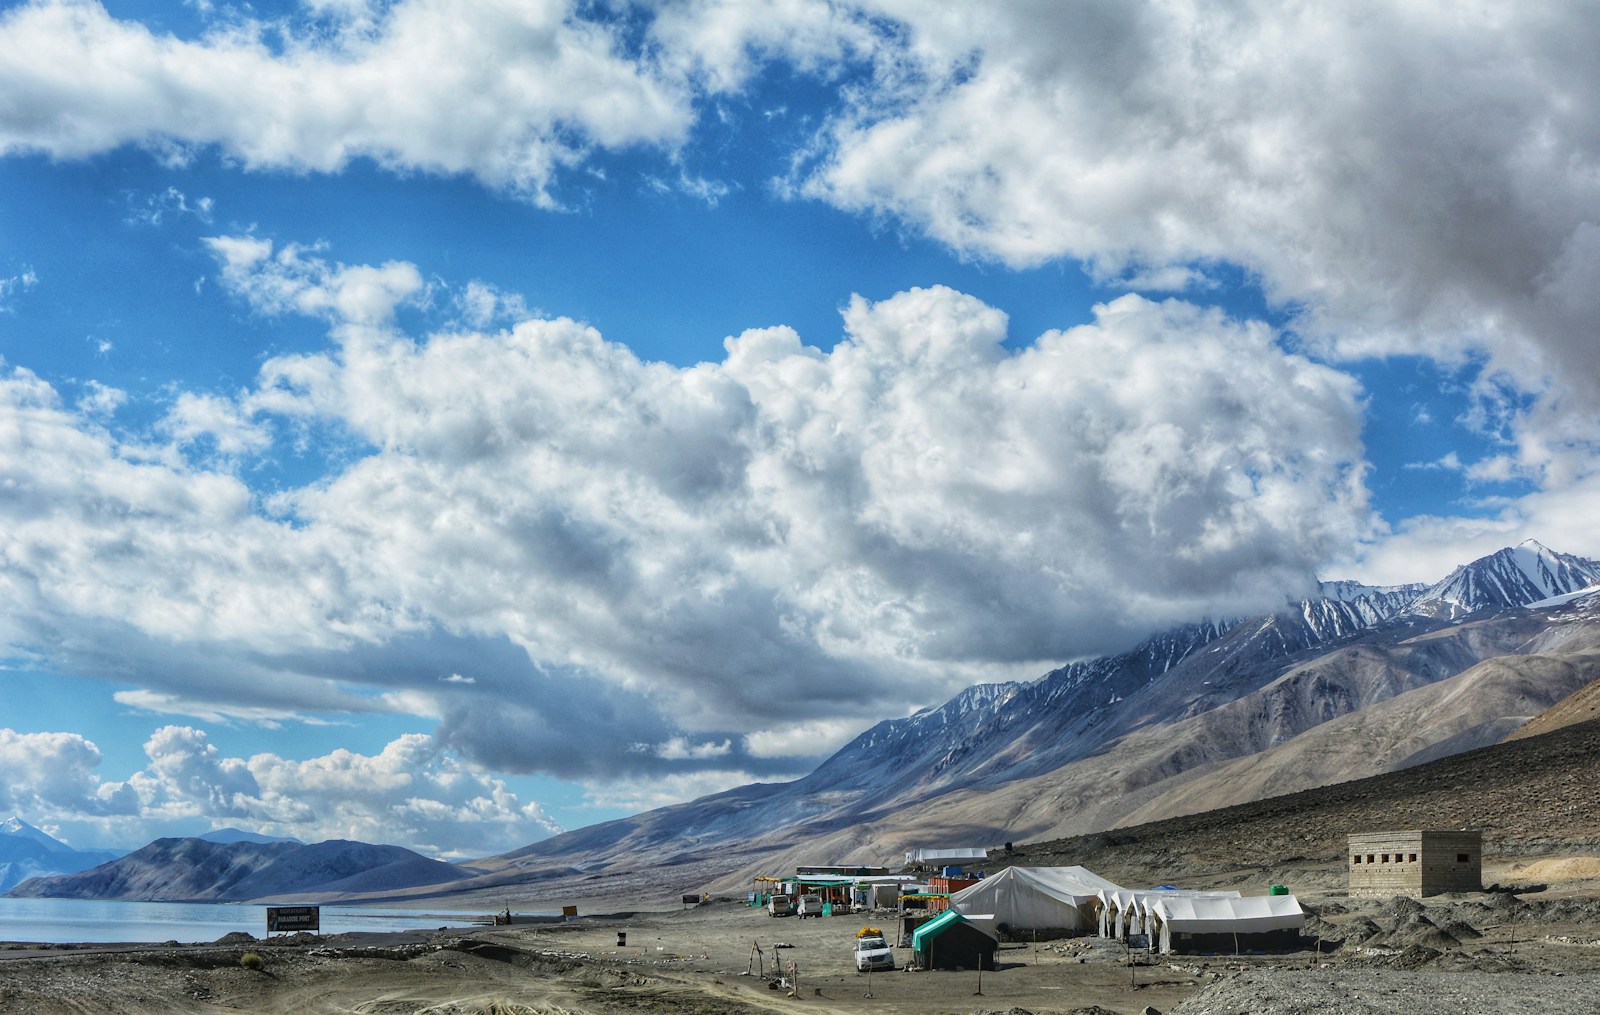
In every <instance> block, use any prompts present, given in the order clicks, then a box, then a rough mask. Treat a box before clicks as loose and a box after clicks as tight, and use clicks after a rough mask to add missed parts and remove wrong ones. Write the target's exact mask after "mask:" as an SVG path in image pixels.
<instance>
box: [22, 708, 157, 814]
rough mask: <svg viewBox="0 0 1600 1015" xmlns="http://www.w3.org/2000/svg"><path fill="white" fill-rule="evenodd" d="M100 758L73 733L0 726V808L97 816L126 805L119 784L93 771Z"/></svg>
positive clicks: (128, 803)
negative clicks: (110, 782)
mask: <svg viewBox="0 0 1600 1015" xmlns="http://www.w3.org/2000/svg"><path fill="white" fill-rule="evenodd" d="M100 761H101V755H100V748H98V747H96V746H95V744H94V742H93V741H91V740H88V739H86V738H84V737H83V736H81V735H79V734H77V733H18V732H17V731H16V730H13V729H9V728H0V810H3V811H6V812H8V813H10V812H15V813H19V814H21V813H28V814H37V815H41V816H43V815H49V814H54V813H59V812H63V811H65V812H72V813H78V814H89V815H96V816H99V815H105V814H111V813H117V812H118V811H120V810H124V809H126V808H127V807H129V806H130V804H131V801H130V800H129V799H128V798H127V797H126V796H125V795H123V794H121V793H119V792H118V790H119V788H120V787H117V786H114V785H105V784H102V783H101V781H100V779H99V776H98V775H97V774H96V772H95V769H96V768H97V767H99V765H100ZM41 819H43V818H42V817H41Z"/></svg>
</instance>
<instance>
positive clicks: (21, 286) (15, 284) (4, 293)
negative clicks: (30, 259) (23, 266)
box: [0, 268, 39, 313]
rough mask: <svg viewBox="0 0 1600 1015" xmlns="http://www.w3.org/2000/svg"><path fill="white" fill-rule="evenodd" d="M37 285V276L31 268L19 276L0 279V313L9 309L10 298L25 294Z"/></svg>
mask: <svg viewBox="0 0 1600 1015" xmlns="http://www.w3.org/2000/svg"><path fill="white" fill-rule="evenodd" d="M38 284H39V276H38V275H37V274H36V273H35V272H34V270H33V269H32V268H29V269H27V270H25V271H23V272H22V273H21V274H19V275H12V276H10V277H8V278H0V313H5V312H6V311H9V310H10V309H11V305H10V304H11V297H12V296H13V294H15V293H19V292H26V291H27V290H29V289H32V288H33V287H34V286H36V285H38Z"/></svg>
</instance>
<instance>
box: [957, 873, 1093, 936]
mask: <svg viewBox="0 0 1600 1015" xmlns="http://www.w3.org/2000/svg"><path fill="white" fill-rule="evenodd" d="M1118 890H1119V889H1118V887H1117V886H1116V885H1114V884H1112V883H1111V882H1110V881H1107V880H1106V879H1105V878H1103V877H1101V876H1100V875H1098V874H1096V873H1094V872H1093V871H1091V870H1088V869H1086V868H1083V867H1007V868H1006V869H1004V870H1002V871H1000V872H999V873H998V874H995V875H994V876H993V877H987V878H984V879H983V880H981V881H979V882H978V883H977V884H975V885H969V886H968V887H966V888H963V889H961V891H959V892H956V893H955V894H954V895H952V896H950V907H951V908H952V909H954V910H956V911H957V912H959V913H961V914H962V915H963V916H965V917H966V918H967V919H969V920H971V921H972V922H973V923H976V924H978V925H979V926H980V927H981V928H982V929H983V930H985V931H988V932H989V933H991V934H993V933H995V931H996V930H997V929H998V928H999V926H1000V925H1001V924H1004V925H1005V926H1006V928H1007V929H1008V930H1010V931H1012V932H1017V931H1028V930H1070V931H1085V930H1088V929H1090V928H1092V927H1094V926H1095V923H1094V919H1093V912H1094V910H1095V909H1096V908H1098V906H1099V898H1100V893H1101V892H1104V891H1118Z"/></svg>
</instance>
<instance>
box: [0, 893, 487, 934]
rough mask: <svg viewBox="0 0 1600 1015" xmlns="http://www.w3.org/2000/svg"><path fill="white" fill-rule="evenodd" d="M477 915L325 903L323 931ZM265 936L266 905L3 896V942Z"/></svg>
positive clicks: (417, 925)
mask: <svg viewBox="0 0 1600 1015" xmlns="http://www.w3.org/2000/svg"><path fill="white" fill-rule="evenodd" d="M487 915H488V914H486V913H484V914H473V913H448V912H438V913H430V912H427V911H424V910H418V909H375V908H369V907H365V906H323V907H322V933H324V934H342V933H346V932H348V931H362V930H364V931H397V930H436V929H438V928H440V927H466V926H470V925H472V924H473V923H474V922H475V920H474V917H475V916H487ZM236 930H242V931H247V932H249V933H251V934H254V935H255V936H256V937H265V936H266V933H267V907H265V906H238V905H230V904H227V903H217V902H97V901H89V900H86V899H5V898H0V941H42V942H50V943H54V944H70V943H74V942H81V941H97V942H99V941H107V942H109V941H181V942H183V943H185V944H189V943H205V942H211V941H215V940H216V939H217V938H219V937H221V936H222V935H224V934H227V933H230V932H232V931H236Z"/></svg>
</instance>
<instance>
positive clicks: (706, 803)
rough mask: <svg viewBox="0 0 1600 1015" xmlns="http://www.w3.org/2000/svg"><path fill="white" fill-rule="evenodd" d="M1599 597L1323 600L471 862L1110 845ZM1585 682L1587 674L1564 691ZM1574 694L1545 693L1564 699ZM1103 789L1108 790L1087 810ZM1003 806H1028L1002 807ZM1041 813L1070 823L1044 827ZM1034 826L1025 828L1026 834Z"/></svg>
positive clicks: (1410, 590)
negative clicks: (971, 842) (1209, 785)
mask: <svg viewBox="0 0 1600 1015" xmlns="http://www.w3.org/2000/svg"><path fill="white" fill-rule="evenodd" d="M1597 583H1600V563H1597V562H1595V561H1591V560H1586V559H1584V558H1579V557H1575V556H1572V555H1568V554H1562V553H1557V552H1555V551H1551V550H1549V549H1548V548H1546V547H1543V546H1542V545H1540V544H1538V543H1537V542H1534V541H1531V540H1530V541H1526V542H1524V543H1523V544H1520V545H1519V546H1517V547H1509V548H1507V549H1505V550H1502V551H1498V552H1496V553H1494V554H1490V555H1488V556H1486V557H1482V558H1479V559H1478V560H1476V561H1473V562H1471V563H1469V564H1466V565H1462V566H1461V567H1458V568H1456V569H1454V570H1453V571H1452V572H1451V574H1450V575H1449V576H1447V577H1446V578H1444V579H1442V580H1440V581H1437V582H1433V583H1413V584H1406V585H1397V586H1366V585H1362V584H1360V583H1356V582H1327V583H1323V585H1322V586H1321V588H1320V589H1319V592H1321V593H1322V594H1321V595H1319V596H1318V597H1316V598H1314V599H1307V600H1303V601H1300V602H1297V603H1291V604H1286V607H1285V608H1284V609H1283V610H1282V611H1279V612H1277V613H1274V614H1269V615H1263V616H1257V617H1248V618H1234V619H1227V620H1221V621H1206V622H1201V623H1197V624H1191V625H1184V626H1182V627H1179V628H1174V629H1172V630H1169V631H1165V632H1161V633H1159V634H1157V635H1154V636H1152V637H1151V638H1149V639H1146V640H1145V641H1144V642H1142V643H1140V644H1139V645H1138V646H1135V647H1134V648H1133V649H1131V650H1129V651H1128V652H1125V653H1121V654H1119V655H1114V656H1106V657H1099V658H1095V659H1089V660H1083V661H1079V662H1074V663H1069V664H1067V665H1065V666H1063V667H1059V668H1058V669H1056V670H1052V671H1050V672H1049V673H1047V674H1044V675H1043V676H1041V677H1039V678H1036V679H1034V680H1031V681H1015V682H1007V683H1003V684H994V685H979V686H978V687H974V688H969V689H967V690H966V691H963V692H961V693H960V694H957V695H955V696H953V697H952V698H951V699H949V700H948V701H946V702H945V703H943V704H941V705H939V706H935V707H931V708H928V709H924V710H922V711H919V712H917V713H915V714H913V715H911V716H908V717H905V718H901V719H893V720H885V721H884V722H880V723H878V724H875V725H874V726H873V727H871V728H870V729H868V730H866V731H865V732H863V733H862V734H861V735H859V736H858V737H856V738H855V739H854V740H852V741H851V742H850V743H849V744H847V745H845V746H844V747H843V748H841V749H840V750H839V751H838V752H836V753H835V754H834V755H833V756H832V757H830V758H828V759H827V760H825V761H824V762H823V763H822V764H821V765H819V766H818V767H817V768H816V769H815V770H813V772H811V773H810V774H808V775H807V776H805V777H803V778H801V779H799V780H796V781H794V782H792V783H783V784H753V785H751V786H746V787H740V788H738V789H737V790H730V791H727V793H725V794H715V795H712V796H708V797H704V798H701V799H700V800H697V801H693V802H691V803H690V804H684V805H676V807H669V808H665V809H661V810H658V811H651V812H645V813H644V814H641V815H635V816H632V817H630V818H625V819H620V820H619V821H616V822H608V823H604V824H602V825H599V826H590V827H589V828H587V829H579V830H577V831H575V832H572V833H566V835H565V836H557V837H554V838H552V839H547V840H543V841H541V842H537V843H533V844H531V845H530V846H527V847H523V848H522V849H520V850H515V851H512V853H510V854H503V855H502V856H501V857H498V858H496V857H491V858H485V859H484V860H482V861H477V863H478V864H479V865H480V866H484V867H486V868H490V869H495V868H500V869H503V870H507V871H509V869H510V868H511V867H512V866H513V865H515V866H517V867H520V868H522V869H533V868H535V867H536V866H537V864H538V862H539V861H540V860H543V861H546V862H549V863H552V864H559V863H563V862H570V863H573V864H583V863H600V864H604V863H608V862H620V861H621V860H622V859H623V858H627V857H639V856H643V855H654V856H655V857H657V858H658V859H659V858H664V857H666V856H670V855H671V853H672V851H673V850H677V851H680V852H682V853H684V854H686V855H687V854H692V853H694V852H695V851H700V850H704V849H707V848H713V847H715V846H716V845H718V844H730V843H734V842H743V843H745V844H747V845H748V846H750V847H751V848H752V849H753V851H757V852H758V853H759V855H760V856H761V857H762V859H761V860H760V861H759V862H762V863H772V864H776V863H780V862H786V861H787V859H788V858H789V855H790V853H791V852H793V851H792V850H789V849H787V848H786V847H785V846H784V845H783V843H784V840H785V839H787V840H789V841H794V840H804V841H805V842H807V843H808V844H809V845H808V846H805V847H800V848H801V849H809V850H811V851H812V855H811V856H809V857H807V858H806V859H804V860H801V861H800V862H808V861H810V862H816V861H817V860H818V859H819V854H821V853H823V852H828V851H830V850H831V851H832V852H828V857H827V858H828V859H829V860H832V861H841V862H842V861H848V860H853V859H861V860H867V859H871V858H873V857H881V856H882V855H884V854H890V855H893V854H894V853H896V852H897V851H898V847H900V846H909V845H911V844H915V843H919V842H925V841H929V840H928V838H927V837H930V836H932V835H935V834H937V833H935V832H933V831H932V829H934V828H942V829H947V830H952V831H953V830H956V829H964V830H966V833H967V834H969V835H974V836H977V835H983V836H989V837H992V838H994V839H995V840H996V841H997V840H998V838H1001V837H1005V838H1009V837H1012V836H1014V835H1021V834H1024V833H1026V834H1029V835H1033V834H1046V833H1049V832H1051V831H1052V829H1053V830H1054V831H1057V832H1063V833H1065V832H1066V830H1067V829H1069V828H1070V827H1071V826H1072V822H1074V821H1079V822H1090V823H1094V822H1100V823H1102V827H1113V826H1114V825H1115V824H1116V822H1117V821H1118V820H1125V819H1121V818H1118V817H1117V815H1116V814H1115V811H1116V809H1117V808H1118V807H1119V806H1122V805H1123V804H1122V801H1121V798H1122V797H1123V796H1127V795H1132V796H1135V797H1138V799H1137V800H1136V801H1135V800H1133V799H1130V800H1128V801H1127V803H1128V804H1130V805H1132V806H1129V807H1128V810H1130V811H1135V810H1136V811H1138V812H1139V813H1141V814H1151V813H1161V812H1162V809H1163V808H1164V807H1166V808H1171V807H1176V806H1179V803H1178V802H1179V801H1181V800H1183V799H1184V796H1185V795H1184V794H1181V793H1180V794H1175V795H1174V797H1173V798H1172V799H1171V800H1169V801H1168V802H1167V803H1165V804H1163V803H1161V802H1160V800H1159V797H1160V796H1161V793H1159V792H1157V790H1156V789H1152V788H1151V787H1153V786H1156V787H1157V788H1158V789H1159V787H1158V786H1157V784H1159V783H1161V782H1163V781H1165V780H1168V779H1171V780H1175V781H1174V782H1173V783H1172V789H1174V790H1175V789H1177V788H1178V787H1180V786H1181V785H1182V782H1183V781H1186V780H1185V777H1184V776H1183V773H1185V772H1187V771H1189V770H1190V769H1191V768H1194V767H1196V766H1208V765H1218V764H1223V763H1226V762H1229V761H1231V760H1234V759H1237V758H1239V757H1248V756H1251V755H1254V754H1257V753H1260V752H1262V751H1266V750H1270V749H1272V748H1274V747H1277V746H1281V745H1282V744H1284V743H1286V742H1288V741H1291V740H1293V739H1294V738H1296V737H1298V736H1300V735H1303V734H1304V733H1306V732H1307V731H1308V730H1311V729H1315V728H1316V727H1318V726H1321V725H1323V724H1325V723H1327V722H1329V721H1331V720H1333V719H1335V718H1338V717H1339V716H1342V715H1345V714H1347V713H1352V712H1360V711H1362V710H1364V709H1366V708H1369V707H1372V706H1374V705H1377V704H1380V703H1382V702H1385V701H1388V700H1390V699H1392V698H1395V697H1397V696H1399V695H1402V694H1405V693H1408V692H1411V691H1415V690H1417V689H1419V688H1421V687H1424V686H1427V685H1430V684H1435V683H1438V682H1440V681H1442V680H1446V679H1449V678H1452V677H1455V676H1457V675H1460V674H1461V673H1463V672H1465V671H1467V670H1469V669H1470V668H1472V667H1473V666H1476V665H1478V664H1480V663H1483V662H1485V661H1486V660H1488V659H1492V658H1495V657H1497V656H1502V655H1516V654H1518V653H1519V652H1526V651H1527V646H1528V645H1529V643H1530V642H1529V639H1530V638H1532V637H1533V636H1534V633H1535V631H1546V630H1547V629H1548V630H1549V631H1551V632H1555V633H1552V634H1551V635H1550V638H1552V639H1555V640H1557V641H1559V640H1560V635H1559V629H1560V628H1562V627H1563V625H1565V626H1573V625H1576V626H1578V627H1581V628H1582V629H1583V631H1584V632H1586V633H1585V635H1584V637H1585V638H1589V639H1591V640H1594V641H1596V643H1600V634H1597V633H1596V632H1600V621H1597V619H1596V614H1597V612H1600V611H1596V610H1593V609H1590V608H1589V607H1588V606H1585V605H1584V603H1585V602H1586V599H1587V598H1588V597H1578V598H1577V599H1574V600H1573V602H1572V603H1568V604H1564V605H1563V606H1562V607H1561V608H1560V609H1561V610H1565V611H1566V612H1565V614H1563V615H1562V616H1564V617H1566V619H1559V618H1558V617H1557V614H1556V610H1555V608H1551V610H1550V611H1546V613H1545V614H1543V615H1531V614H1526V613H1525V611H1524V612H1523V613H1516V612H1512V611H1514V609H1520V608H1521V607H1524V606H1526V605H1528V604H1530V603H1534V602H1539V601H1543V600H1548V599H1551V598H1552V597H1559V596H1564V595H1568V594H1571V593H1576V592H1578V591H1580V590H1582V589H1584V588H1587V587H1589V586H1593V585H1595V584H1597ZM1574 604H1576V605H1574ZM1530 617H1531V619H1530ZM1496 618H1498V619H1496ZM1551 647H1552V648H1553V649H1559V648H1560V646H1559V645H1552V646H1551ZM1583 647H1584V646H1582V645H1578V646H1575V648H1576V649H1580V650H1581V649H1582V648H1583ZM1591 664H1592V660H1590V659H1588V658H1587V657H1584V660H1583V663H1582V666H1581V667H1579V668H1578V669H1576V670H1573V671H1572V672H1571V674H1570V675H1569V677H1568V678H1567V683H1570V682H1572V681H1575V680H1578V679H1580V677H1581V675H1582V673H1583V672H1587V670H1586V669H1584V667H1588V666H1590V665H1591ZM1284 678H1288V679H1287V680H1285V679H1284ZM1280 681H1282V682H1281V683H1280ZM1566 686H1567V685H1566V683H1563V684H1562V685H1561V687H1559V688H1554V687H1553V688H1551V689H1550V690H1549V692H1548V694H1554V693H1555V691H1556V690H1561V693H1562V694H1565V693H1567V691H1566V690H1564V689H1563V688H1566ZM979 687H981V688H983V690H981V691H980V690H979ZM1559 696H1560V695H1556V697H1559ZM1490 699H1491V700H1494V701H1500V702H1503V701H1505V700H1507V699H1506V698H1505V697H1504V696H1490ZM1553 701H1554V698H1552V699H1551V701H1550V702H1549V703H1553ZM1236 702H1239V703H1240V704H1234V703H1236ZM1533 704H1537V703H1533ZM1547 704H1548V703H1547ZM1506 707H1510V706H1506ZM1529 707H1530V708H1531V707H1533V705H1532V704H1530V705H1529ZM1540 707H1544V706H1542V705H1541V706H1540ZM1440 722H1441V723H1443V724H1444V725H1445V726H1448V731H1446V730H1444V729H1443V728H1441V730H1440V736H1439V738H1438V739H1436V740H1429V741H1428V743H1427V744H1424V745H1422V746H1419V748H1418V750H1423V751H1426V750H1429V749H1432V748H1434V747H1436V746H1438V745H1439V744H1443V743H1445V742H1446V741H1451V744H1449V745H1447V746H1451V745H1453V746H1455V747H1459V748H1461V749H1467V748H1471V747H1476V746H1482V744H1480V743H1478V742H1477V740H1476V739H1475V738H1478V737H1486V736H1491V735H1494V736H1495V738H1496V739H1498V736H1503V735H1504V732H1503V731H1504V729H1505V727H1506V726H1507V725H1508V724H1509V720H1507V719H1506V718H1505V717H1503V716H1502V717H1499V718H1492V717H1490V718H1482V717H1479V718H1473V717H1470V716H1459V715H1455V714H1454V713H1452V714H1451V715H1450V716H1445V717H1444V718H1442V719H1441V720H1440ZM1186 723H1187V724H1189V725H1188V726H1185V725H1184V724H1186ZM1185 729H1187V730H1189V732H1188V733H1185V732H1184V730H1185ZM1180 738H1181V739H1182V743H1181V744H1177V745H1176V746H1174V747H1172V748H1171V749H1167V745H1168V744H1169V743H1173V742H1174V741H1176V740H1178V739H1180ZM1230 738H1236V739H1230ZM1452 738H1453V740H1452ZM1424 739H1427V737H1426V736H1425V737H1424ZM1141 745H1142V746H1141ZM1246 748H1248V749H1246ZM1412 753H1416V752H1412ZM1399 760H1403V759H1398V760H1397V761H1396V763H1399ZM1108 765H1109V766H1114V767H1113V768H1109V769H1108V768H1107V766H1108ZM1119 765H1120V767H1115V766H1119ZM1072 766H1085V768H1084V769H1083V771H1084V772H1085V773H1086V774H1085V775H1084V777H1083V779H1081V780H1079V782H1081V783H1088V784H1091V785H1090V786H1088V787H1087V788H1086V787H1085V786H1084V785H1079V784H1077V783H1074V782H1073V780H1072V778H1070V776H1071V771H1072ZM1096 766H1098V767H1096ZM1119 772H1120V773H1121V774H1120V775H1119V774H1118V773H1119ZM1325 774H1329V775H1339V774H1341V773H1325ZM1360 774H1369V773H1366V772H1362V773H1360ZM1193 778H1195V777H1194V776H1189V777H1187V779H1188V780H1192V779H1193ZM1130 780H1131V781H1130ZM1097 782H1098V783H1101V784H1109V785H1111V786H1114V787H1115V792H1102V793H1100V794H1099V795H1098V796H1096V793H1095V791H1094V789H1093V785H1092V784H1094V783H1097ZM1069 787H1071V788H1069ZM1085 794H1087V795H1085ZM1009 796H1017V797H1027V798H1029V800H1028V801H1018V802H1015V803H1008V802H1007V799H1008V797H1009ZM1051 806H1054V807H1056V808H1057V810H1058V814H1066V815H1068V817H1066V818H1061V817H1059V816H1057V817H1054V818H1049V817H1042V816H1038V815H1039V814H1040V813H1041V812H1042V811H1045V810H1048V809H1049V808H1050V807H1051ZM986 808H987V809H988V813H987V814H986V813H985V809H986ZM1028 814H1033V815H1036V816H1035V817H1034V818H1030V819H1028V820H1029V821H1030V822H1031V823H1030V824H1029V825H1028V826H1027V827H1026V828H1019V827H1017V822H1018V821H1019V819H1022V818H1023V817H1024V816H1025V815H1028ZM1072 815H1083V816H1082V817H1077V818H1075V817H1073V816H1072ZM1051 821H1054V822H1055V824H1054V825H1051V824H1050V823H1049V822H1051ZM1074 830H1075V831H1085V830H1087V829H1082V828H1077V829H1074ZM949 837H950V835H949V834H944V835H940V836H939V838H940V841H944V840H945V839H948V838H949ZM795 855H798V854H795Z"/></svg>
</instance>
